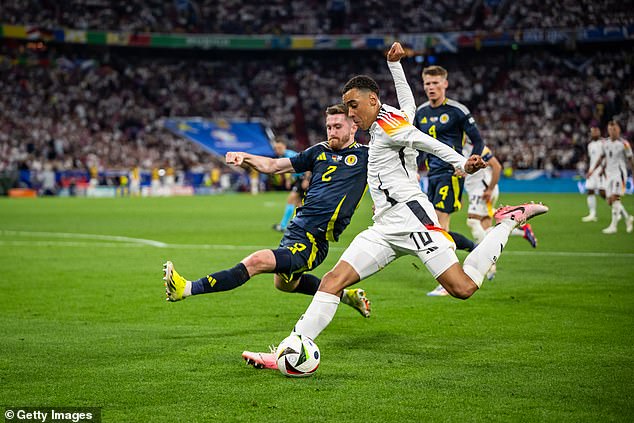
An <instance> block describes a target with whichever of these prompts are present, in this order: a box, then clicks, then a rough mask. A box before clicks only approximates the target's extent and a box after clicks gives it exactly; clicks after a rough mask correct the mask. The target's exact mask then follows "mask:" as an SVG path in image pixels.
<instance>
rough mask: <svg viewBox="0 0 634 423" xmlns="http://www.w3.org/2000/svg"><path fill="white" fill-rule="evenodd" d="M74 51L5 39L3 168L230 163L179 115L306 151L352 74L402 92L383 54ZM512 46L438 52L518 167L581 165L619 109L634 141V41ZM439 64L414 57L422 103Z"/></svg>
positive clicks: (0, 101)
mask: <svg viewBox="0 0 634 423" xmlns="http://www.w3.org/2000/svg"><path fill="white" fill-rule="evenodd" d="M62 50H63V49H62ZM62 50H55V49H51V50H50V51H48V52H46V53H45V54H44V55H42V54H41V53H40V54H38V55H34V57H35V56H37V60H32V61H29V60H25V59H24V56H25V55H26V56H28V54H29V53H28V50H25V49H23V48H20V49H16V48H8V47H7V46H3V50H0V52H2V53H3V56H2V57H3V58H4V59H1V58H0V171H5V170H19V169H30V170H41V169H44V168H45V167H46V166H48V167H53V168H54V169H56V170H71V169H90V168H93V167H95V168H97V169H126V168H127V169H130V168H132V167H135V166H140V167H141V168H143V169H152V168H155V167H172V168H174V169H177V170H180V171H187V170H193V169H209V167H210V166H211V167H217V166H221V162H222V159H221V158H220V159H219V158H214V157H213V156H212V155H210V154H208V153H207V152H205V151H203V150H202V149H201V148H199V147H198V146H196V145H194V144H192V143H190V142H188V141H185V140H183V139H179V138H177V137H175V136H173V135H172V134H170V133H169V132H167V131H166V130H165V129H164V128H163V127H162V125H161V118H163V117H169V116H206V117H220V116H228V117H238V118H245V119H248V118H250V117H263V118H265V119H266V120H267V121H269V122H270V124H271V126H272V129H273V131H274V132H275V134H276V135H277V136H278V137H280V138H282V139H285V140H286V141H287V142H288V143H289V144H290V145H291V147H293V146H294V147H296V148H298V149H302V148H304V147H306V146H307V145H308V144H313V143H316V142H319V141H322V140H323V137H324V128H323V111H324V107H325V106H326V105H328V104H333V103H335V102H338V101H340V96H339V89H340V86H341V84H342V83H343V82H345V80H347V79H348V78H349V77H350V76H352V75H354V74H357V73H366V74H370V75H373V76H376V78H377V80H378V82H379V83H380V85H381V86H382V89H383V93H384V97H383V100H384V101H385V102H386V103H388V104H396V103H397V102H396V98H395V94H394V89H393V87H392V82H391V79H390V76H389V73H388V72H387V69H386V66H385V63H384V57H383V56H382V54H381V53H380V52H376V53H375V54H367V53H354V52H351V53H350V54H351V60H349V61H347V62H346V63H345V64H342V63H341V62H340V61H339V59H338V58H337V57H332V55H324V54H311V53H301V54H292V55H291V54H287V55H284V54H282V55H280V56H279V57H276V58H272V57H266V56H262V57H261V58H258V57H249V58H243V59H237V58H236V57H238V56H236V57H229V58H226V57H225V58H221V59H218V58H216V59H211V60H209V61H207V60H199V59H196V58H166V57H164V56H156V55H155V56H149V55H148V56H145V57H140V56H137V55H135V54H134V50H124V51H122V52H116V53H115V52H114V51H110V50H91V49H86V51H84V52H83V53H82V54H78V53H77V52H76V51H72V52H73V53H72V54H70V53H68V52H64V51H62ZM17 55H21V56H20V57H21V59H20V60H17ZM512 55H513V57H512V58H510V56H509V53H508V52H505V53H488V54H487V55H479V54H477V52H475V53H470V54H461V55H444V56H438V57H436V60H437V63H438V64H442V65H443V66H445V67H446V68H448V70H449V84H450V85H449V89H448V96H449V97H450V98H455V99H457V100H459V101H461V102H463V103H464V104H466V105H467V106H468V107H469V108H470V109H471V111H472V113H473V114H474V116H475V118H476V121H477V122H478V124H479V126H480V129H481V132H482V134H483V137H484V139H485V142H486V143H487V144H488V145H489V146H491V147H492V149H493V150H494V151H495V153H496V155H497V156H498V158H499V159H500V161H501V162H502V163H503V164H504V166H505V167H506V168H509V169H546V170H550V171H553V172H556V171H558V170H560V169H577V168H579V169H580V168H582V167H583V165H584V160H585V142H586V140H587V134H588V131H589V129H588V128H589V126H588V125H589V124H590V123H592V122H595V123H598V124H600V125H602V126H603V127H605V124H606V123H607V120H608V119H610V118H613V117H614V118H616V119H618V120H619V121H620V122H621V126H622V128H623V133H624V135H625V136H626V137H627V138H629V139H631V135H632V134H634V113H633V112H632V111H633V110H634V82H633V81H634V78H632V64H633V63H634V52H633V51H631V50H629V51H621V52H619V53H607V52H603V51H601V50H595V51H594V52H591V53H585V54H580V53H570V54H562V53H561V52H558V53H556V54H555V53H553V52H548V51H547V50H544V49H540V50H539V51H529V52H516V53H513V54H512ZM216 57H217V56H216ZM427 64H428V63H417V62H416V61H415V60H408V61H407V62H406V63H405V64H404V67H405V69H406V70H407V71H408V72H409V76H408V77H409V81H410V84H411V86H412V89H413V90H414V92H415V96H416V98H417V100H418V102H419V103H422V102H424V93H423V90H422V83H421V81H420V70H421V68H422V66H425V65H427ZM360 137H361V138H362V139H363V134H360Z"/></svg>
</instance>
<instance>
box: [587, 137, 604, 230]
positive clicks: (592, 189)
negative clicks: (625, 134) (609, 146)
mask: <svg viewBox="0 0 634 423" xmlns="http://www.w3.org/2000/svg"><path fill="white" fill-rule="evenodd" d="M603 144H605V140H602V139H601V130H600V129H599V127H598V126H596V125H593V126H591V127H590V142H589V143H588V174H587V175H586V192H587V193H588V197H587V200H586V201H587V203H588V215H587V216H584V217H582V218H581V221H582V222H596V221H597V197H596V194H597V193H598V194H599V195H601V197H602V198H605V175H604V169H603V163H602V162H601V161H600V158H601V156H602V155H603ZM595 168H596V170H595V171H594V172H590V171H591V170H592V169H595Z"/></svg>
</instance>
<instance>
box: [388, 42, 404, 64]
mask: <svg viewBox="0 0 634 423" xmlns="http://www.w3.org/2000/svg"><path fill="white" fill-rule="evenodd" d="M405 56H406V54H405V50H403V46H401V43H399V42H398V41H396V42H395V43H394V44H392V47H391V48H390V51H388V52H387V60H388V62H398V61H399V60H401V59H402V58H403V57H405Z"/></svg>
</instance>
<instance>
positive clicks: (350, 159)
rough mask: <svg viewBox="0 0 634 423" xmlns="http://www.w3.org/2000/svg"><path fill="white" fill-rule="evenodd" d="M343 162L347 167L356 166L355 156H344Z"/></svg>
mask: <svg viewBox="0 0 634 423" xmlns="http://www.w3.org/2000/svg"><path fill="white" fill-rule="evenodd" d="M345 162H346V164H347V165H348V166H354V165H356V164H357V156H355V155H354V154H350V155H349V156H346V160H345Z"/></svg>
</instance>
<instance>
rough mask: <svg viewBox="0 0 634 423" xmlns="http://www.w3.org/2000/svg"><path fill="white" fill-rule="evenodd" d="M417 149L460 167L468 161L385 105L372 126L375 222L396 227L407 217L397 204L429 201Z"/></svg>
mask: <svg viewBox="0 0 634 423" xmlns="http://www.w3.org/2000/svg"><path fill="white" fill-rule="evenodd" d="M416 150H422V151H426V152H428V153H431V154H433V155H435V156H437V157H439V158H441V159H443V160H445V161H446V162H447V163H450V164H452V165H453V166H455V167H457V168H460V169H463V168H464V164H465V162H466V159H465V158H464V157H463V156H461V155H460V154H458V153H456V152H455V151H454V150H453V149H452V148H450V147H448V146H447V145H445V144H443V143H441V142H440V141H438V140H436V139H434V138H432V137H430V136H429V135H427V134H424V133H423V132H421V131H419V130H418V129H416V128H415V127H414V126H413V125H412V124H411V123H410V122H409V121H408V118H407V115H406V114H405V113H404V112H402V111H400V110H398V109H396V108H394V107H392V106H388V105H387V104H383V105H382V106H381V109H380V111H379V115H378V117H377V119H376V121H375V122H374V123H373V124H372V125H371V126H370V155H369V159H368V186H369V189H370V194H371V195H372V200H373V201H374V206H375V214H374V220H375V222H377V223H378V222H379V220H382V223H383V224H388V225H392V226H396V225H398V222H399V220H400V221H401V222H403V219H401V218H400V216H399V211H400V209H401V208H400V207H395V206H397V205H398V204H404V203H406V202H408V201H410V200H412V199H414V198H417V199H421V197H422V198H423V199H424V201H428V200H427V197H426V196H425V194H423V192H422V191H421V189H420V185H419V183H418V178H417V174H418V166H417V164H416V157H417V156H418V152H417V151H416ZM403 225H404V226H407V225H405V224H404V223H403ZM402 229H403V230H406V229H407V228H406V227H403V228H402Z"/></svg>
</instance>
